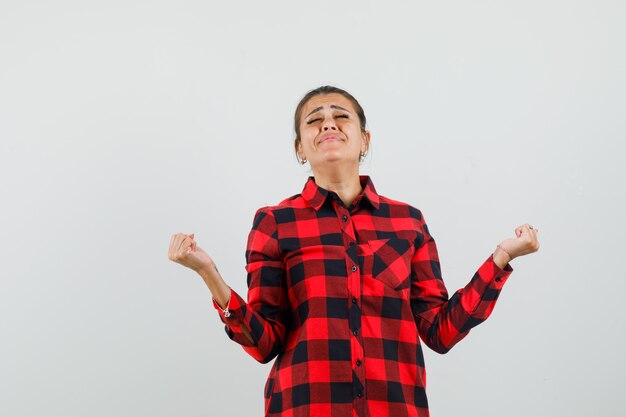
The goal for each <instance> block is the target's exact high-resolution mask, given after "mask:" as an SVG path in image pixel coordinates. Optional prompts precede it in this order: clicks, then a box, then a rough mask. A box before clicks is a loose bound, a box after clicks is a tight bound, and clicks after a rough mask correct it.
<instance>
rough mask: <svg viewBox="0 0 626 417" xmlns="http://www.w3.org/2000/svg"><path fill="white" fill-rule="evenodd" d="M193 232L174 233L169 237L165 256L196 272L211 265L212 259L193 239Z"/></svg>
mask: <svg viewBox="0 0 626 417" xmlns="http://www.w3.org/2000/svg"><path fill="white" fill-rule="evenodd" d="M193 237H194V234H193V233H192V234H190V235H187V234H185V233H176V234H174V235H172V239H170V247H169V250H168V251H167V257H168V258H169V259H170V260H171V261H174V262H176V263H179V264H181V265H183V266H186V267H187V268H191V269H193V270H194V271H196V272H199V271H200V270H201V269H207V268H210V267H213V265H214V263H213V259H211V257H210V256H209V255H208V254H207V253H206V252H205V251H204V250H202V248H200V247H199V246H198V245H197V244H196V241H195V240H194V239H193Z"/></svg>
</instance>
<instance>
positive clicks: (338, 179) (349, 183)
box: [313, 165, 363, 207]
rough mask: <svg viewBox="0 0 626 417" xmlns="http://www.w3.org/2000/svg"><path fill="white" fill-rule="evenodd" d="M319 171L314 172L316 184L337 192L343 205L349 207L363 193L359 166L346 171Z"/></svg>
mask: <svg viewBox="0 0 626 417" xmlns="http://www.w3.org/2000/svg"><path fill="white" fill-rule="evenodd" d="M329 168H333V167H328V168H327V169H323V170H320V169H317V170H314V171H313V177H315V183H316V184H317V185H319V186H320V187H322V188H324V189H326V190H328V191H333V192H335V193H336V194H337V195H338V196H339V198H341V201H343V204H344V205H345V206H346V207H349V206H350V205H351V204H352V202H353V201H354V199H355V198H357V197H358V195H359V194H360V193H361V191H363V189H362V187H361V181H360V179H359V166H358V165H356V166H355V167H352V168H349V169H348V168H345V169H329Z"/></svg>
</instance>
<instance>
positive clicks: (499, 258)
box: [493, 245, 513, 268]
mask: <svg viewBox="0 0 626 417" xmlns="http://www.w3.org/2000/svg"><path fill="white" fill-rule="evenodd" d="M512 260H513V257H512V256H511V254H510V253H509V252H508V251H507V250H506V249H504V248H503V247H502V246H500V245H497V246H496V250H495V251H494V252H493V261H494V263H495V264H496V265H498V266H499V267H500V268H504V267H505V266H506V264H508V263H509V262H511V261H512Z"/></svg>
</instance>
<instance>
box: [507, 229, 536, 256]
mask: <svg viewBox="0 0 626 417" xmlns="http://www.w3.org/2000/svg"><path fill="white" fill-rule="evenodd" d="M537 233H539V229H535V228H532V229H531V228H530V225H529V224H528V223H526V224H524V225H522V226H519V227H518V228H517V229H515V236H517V237H516V238H511V239H506V240H503V241H502V243H500V245H499V246H500V247H501V248H502V249H503V250H505V251H506V252H507V253H508V255H509V256H510V257H511V259H514V258H517V257H518V256H524V255H528V254H529V253H533V252H537V251H538V250H539V240H537Z"/></svg>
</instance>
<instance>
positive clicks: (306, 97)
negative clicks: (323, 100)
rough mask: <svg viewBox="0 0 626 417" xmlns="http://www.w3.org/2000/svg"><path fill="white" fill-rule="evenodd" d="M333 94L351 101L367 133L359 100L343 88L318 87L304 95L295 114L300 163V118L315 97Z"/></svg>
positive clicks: (296, 145) (296, 144) (295, 142)
mask: <svg viewBox="0 0 626 417" xmlns="http://www.w3.org/2000/svg"><path fill="white" fill-rule="evenodd" d="M333 93H337V94H341V95H342V96H344V97H345V98H347V99H348V100H350V102H352V106H354V110H356V114H357V116H359V121H360V124H361V131H362V132H365V124H366V122H367V120H366V119H365V112H364V111H363V107H361V105H360V104H359V102H358V101H357V99H356V98H354V97H353V96H352V94H350V93H348V92H347V91H346V90H342V89H341V88H338V87H333V86H332V85H323V86H321V87H317V88H316V89H314V90H311V91H309V92H308V93H306V94H305V95H304V97H302V99H301V100H300V102H299V103H298V106H297V107H296V113H295V114H294V118H293V119H294V130H295V131H296V138H295V140H294V143H293V146H294V148H295V151H296V159H297V160H298V162H300V163H302V162H301V161H300V157H299V155H298V144H299V143H300V141H301V138H300V117H301V116H302V109H303V108H304V105H305V104H306V103H307V102H308V101H309V100H310V99H312V98H313V97H315V96H319V95H325V94H333Z"/></svg>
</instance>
